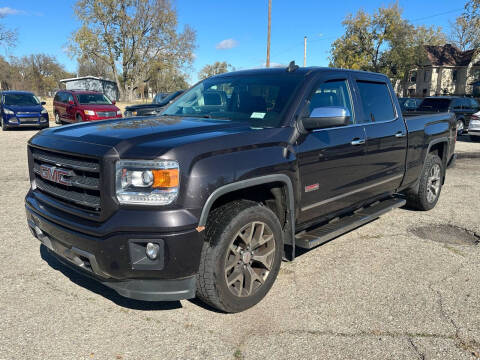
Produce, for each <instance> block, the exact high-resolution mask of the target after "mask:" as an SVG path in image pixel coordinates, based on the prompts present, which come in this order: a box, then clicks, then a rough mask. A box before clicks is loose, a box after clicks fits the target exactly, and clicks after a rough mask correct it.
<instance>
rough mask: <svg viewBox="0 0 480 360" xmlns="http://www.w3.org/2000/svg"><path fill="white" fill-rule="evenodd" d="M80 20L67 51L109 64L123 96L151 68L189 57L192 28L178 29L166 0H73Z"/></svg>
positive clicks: (128, 94) (182, 61)
mask: <svg viewBox="0 0 480 360" xmlns="http://www.w3.org/2000/svg"><path fill="white" fill-rule="evenodd" d="M74 8H75V14H76V15H77V17H78V19H79V20H80V22H81V23H82V26H81V28H80V29H78V30H77V31H76V32H75V33H74V34H73V37H72V42H71V47H70V49H71V51H72V52H73V53H74V54H76V55H78V56H84V57H91V58H95V59H96V61H97V60H98V61H100V62H103V63H105V64H107V65H108V66H109V67H110V69H111V72H112V75H113V78H114V80H115V81H116V82H117V85H118V88H119V90H120V94H121V97H122V98H124V99H125V98H128V99H131V98H132V97H133V93H134V90H135V88H136V87H138V86H139V85H140V84H141V83H142V82H144V81H145V80H146V77H147V76H148V74H149V72H150V71H151V69H152V68H159V67H161V66H167V65H168V66H171V65H174V66H175V67H178V68H180V67H184V66H187V65H189V64H190V63H191V62H192V60H193V49H194V47H195V32H194V31H193V30H192V29H191V28H190V27H189V26H185V28H184V29H183V32H181V33H179V32H177V25H178V23H177V14H176V11H175V10H174V9H173V7H172V4H171V3H170V1H169V0H77V2H76V4H75V7H74Z"/></svg>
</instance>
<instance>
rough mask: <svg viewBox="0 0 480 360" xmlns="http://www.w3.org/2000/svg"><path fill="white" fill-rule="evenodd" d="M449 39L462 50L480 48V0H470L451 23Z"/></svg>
mask: <svg viewBox="0 0 480 360" xmlns="http://www.w3.org/2000/svg"><path fill="white" fill-rule="evenodd" d="M449 40H450V41H451V42H452V43H453V44H455V45H456V46H458V47H459V48H460V49H461V50H469V49H477V48H480V0H470V1H467V3H466V4H465V10H464V12H463V14H462V15H461V16H459V17H458V18H457V19H456V20H455V22H453V23H450V37H449Z"/></svg>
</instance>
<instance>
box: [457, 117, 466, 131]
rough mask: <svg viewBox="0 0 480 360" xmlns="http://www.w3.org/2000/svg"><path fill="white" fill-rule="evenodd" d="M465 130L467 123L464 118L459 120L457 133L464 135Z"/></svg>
mask: <svg viewBox="0 0 480 360" xmlns="http://www.w3.org/2000/svg"><path fill="white" fill-rule="evenodd" d="M464 131H465V124H464V122H463V120H457V134H458V135H462V134H463V132H464Z"/></svg>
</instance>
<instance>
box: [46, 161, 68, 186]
mask: <svg viewBox="0 0 480 360" xmlns="http://www.w3.org/2000/svg"><path fill="white" fill-rule="evenodd" d="M72 175H74V173H73V171H72V170H65V169H62V168H57V167H56V166H48V165H40V176H41V177H42V178H44V179H46V180H50V181H53V182H56V183H57V184H62V185H65V186H72V182H71V181H70V180H69V179H67V178H66V177H68V176H72Z"/></svg>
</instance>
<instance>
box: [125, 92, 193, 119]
mask: <svg viewBox="0 0 480 360" xmlns="http://www.w3.org/2000/svg"><path fill="white" fill-rule="evenodd" d="M183 92H184V90H179V91H175V92H173V93H170V94H164V93H160V94H157V95H155V97H154V98H153V102H152V103H151V104H139V105H131V106H127V107H126V108H125V113H124V115H125V117H130V116H152V115H158V114H160V113H161V112H162V111H163V110H164V108H165V107H166V106H167V105H168V104H170V103H171V102H172V101H173V100H175V98H176V97H177V96H179V95H181V94H183ZM165 95H166V96H165Z"/></svg>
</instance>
